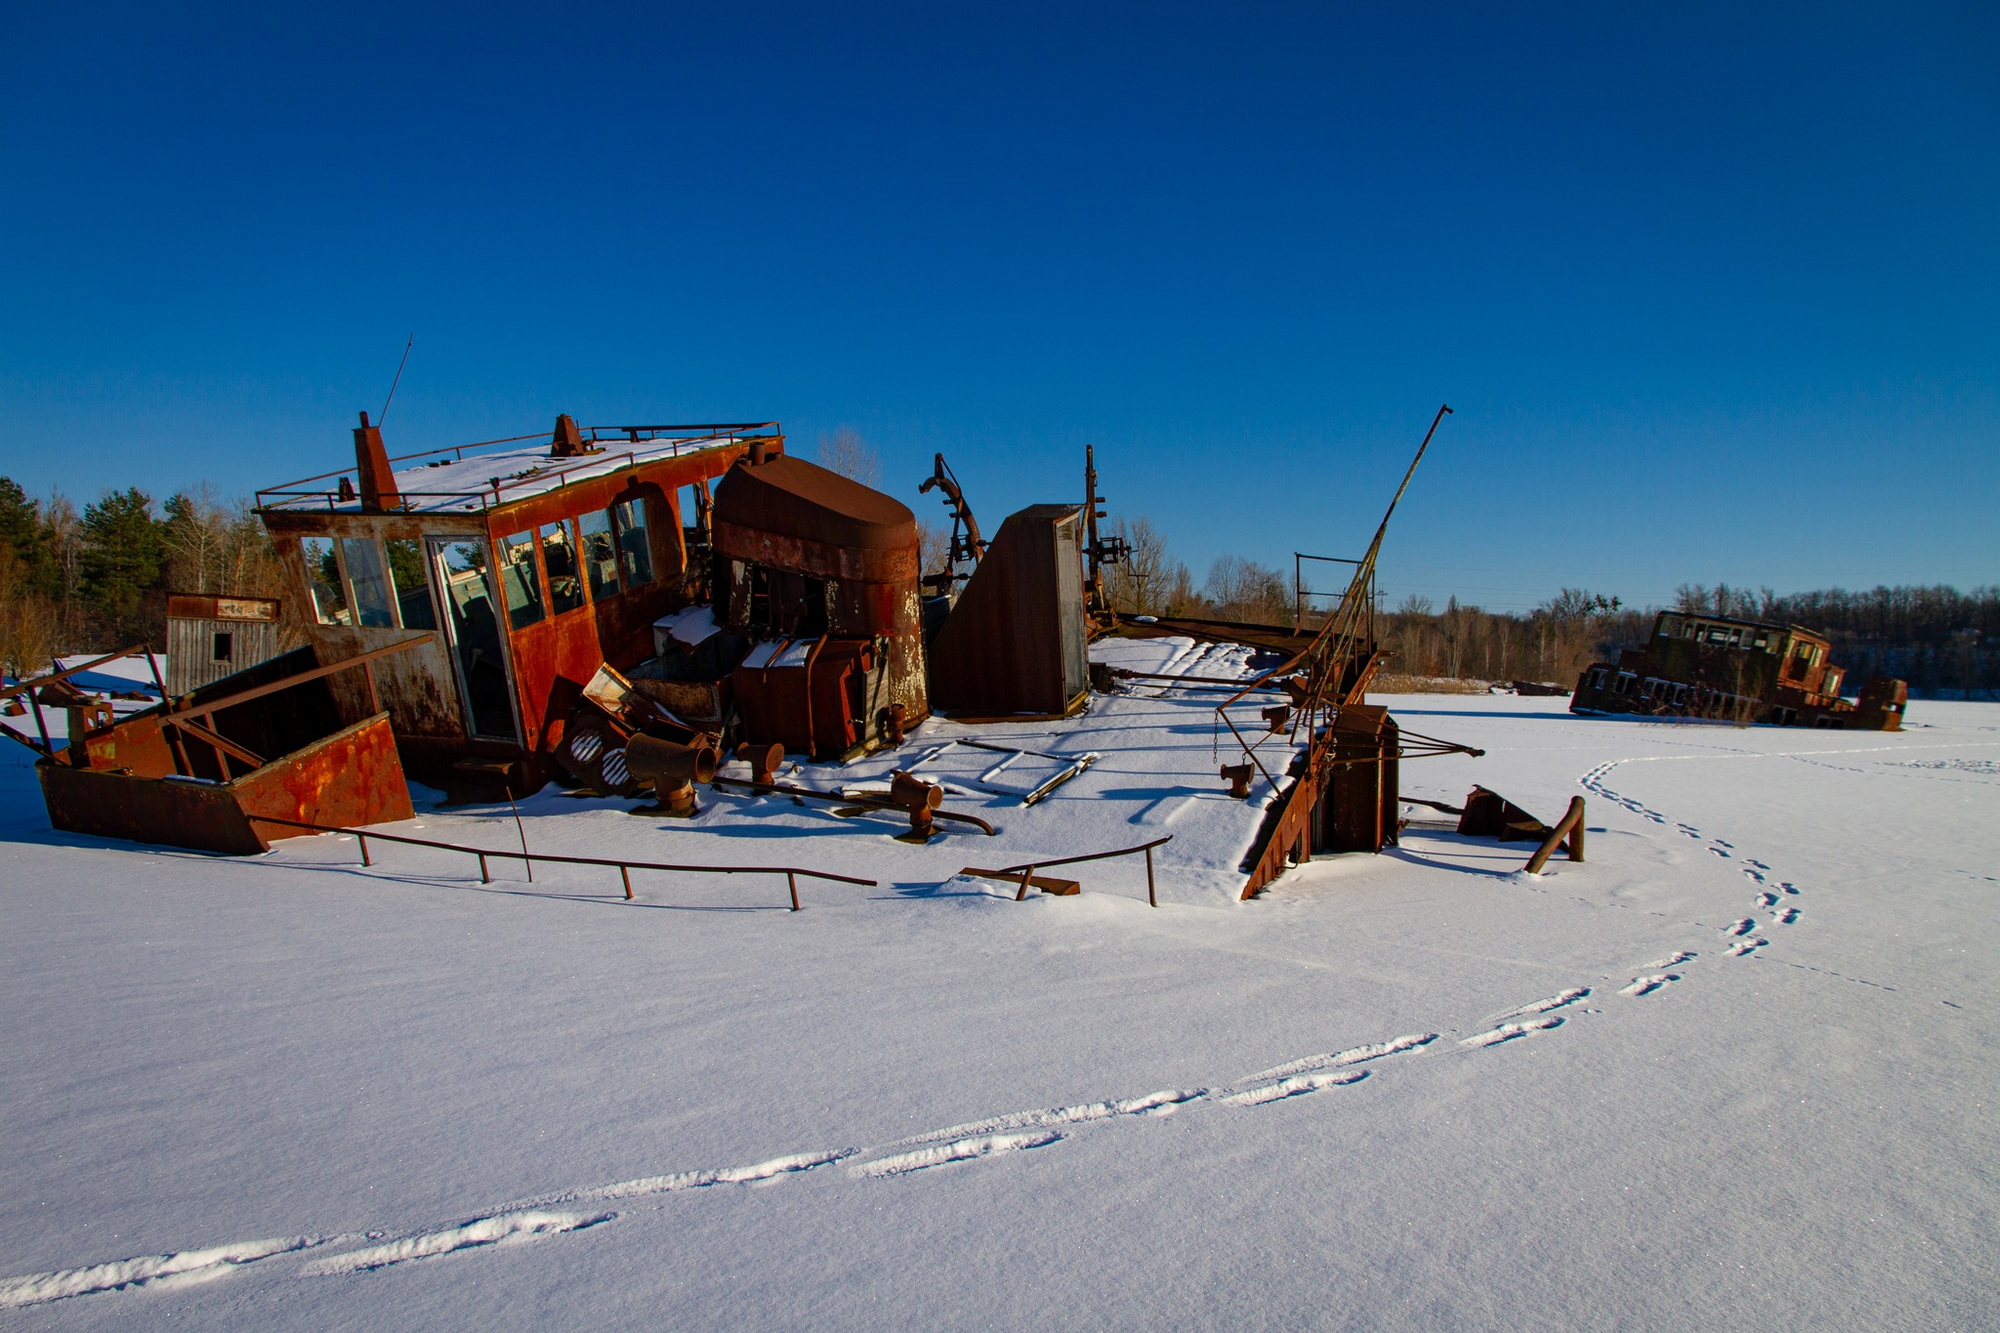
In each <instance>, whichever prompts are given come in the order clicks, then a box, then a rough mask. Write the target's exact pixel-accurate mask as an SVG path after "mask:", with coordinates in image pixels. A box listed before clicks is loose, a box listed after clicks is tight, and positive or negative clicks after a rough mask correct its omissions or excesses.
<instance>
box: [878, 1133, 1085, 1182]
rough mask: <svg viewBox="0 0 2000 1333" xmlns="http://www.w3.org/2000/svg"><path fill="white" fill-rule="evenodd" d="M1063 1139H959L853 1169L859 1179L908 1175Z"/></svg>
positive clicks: (992, 1136)
mask: <svg viewBox="0 0 2000 1333" xmlns="http://www.w3.org/2000/svg"><path fill="white" fill-rule="evenodd" d="M1061 1138H1062V1135H1060V1134H1057V1133H1055V1132H1054V1131H1044V1132H1042V1133H1040V1134H986V1135H982V1136H980V1137H977V1138H967V1139H956V1140H954V1141H952V1142H950V1143H945V1144H940V1145H938V1146H937V1147H935V1148H919V1149H918V1150H917V1151H915V1152H906V1153H898V1154H896V1155H895V1156H893V1157H881V1158H877V1159H876V1160H875V1161H872V1162H863V1163H862V1164H861V1165H860V1166H857V1167H854V1168H852V1169H851V1171H850V1174H852V1175H854V1176H856V1177H874V1178H876V1179H881V1178H882V1177H885V1176H902V1175H908V1174H909V1173H910V1172H912V1171H923V1170H927V1169H929V1168H930V1167H934V1166H944V1165H946V1164H947V1163H950V1162H969V1161H971V1160H973V1159H974V1158H977V1157H991V1156H992V1155H993V1154H995V1153H1003V1152H1019V1151H1021V1150H1022V1149H1025V1148H1045V1147H1047V1146H1048V1145H1049V1144H1051V1143H1055V1142H1058V1141H1059V1140H1061Z"/></svg>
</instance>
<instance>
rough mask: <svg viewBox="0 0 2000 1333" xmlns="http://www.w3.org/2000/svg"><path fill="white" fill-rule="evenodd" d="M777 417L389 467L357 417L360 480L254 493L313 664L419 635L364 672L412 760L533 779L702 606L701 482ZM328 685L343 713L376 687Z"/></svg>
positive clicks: (376, 439)
mask: <svg viewBox="0 0 2000 1333" xmlns="http://www.w3.org/2000/svg"><path fill="white" fill-rule="evenodd" d="M783 448H784V437H783V435H782V434H780V433H779V431H778V426H777V423H776V422H762V423H748V424H733V425H701V426H615V427H579V426H578V425H577V424H576V423H575V422H574V421H572V420H571V419H570V418H569V417H568V416H562V417H559V418H557V422H556V427H555V430H554V431H553V433H548V432H544V433H542V434H540V435H521V436H514V437H510V438H507V439H500V440H488V441H484V442H481V443H477V444H468V445H456V446H449V447H445V448H435V449H426V450H422V451H419V452H416V453H412V454H406V455H402V456H399V457H396V458H391V457H389V455H388V454H387V451H386V449H385V447H384V445H383V441H382V433H381V431H380V430H379V429H378V428H376V427H374V426H371V425H370V424H369V423H368V417H367V414H366V413H363V414H362V416H361V425H360V426H359V427H358V428H357V429H356V430H355V431H354V449H355V459H354V467H353V468H352V469H351V470H350V469H342V470H341V471H338V472H328V473H325V474H322V475H320V476H316V477H310V478H306V479H304V480H302V481H297V482H291V483H287V484H286V485H283V486H279V487H274V488H272V489H269V490H265V491H260V492H259V493H258V497H257V503H258V513H259V515H260V516H261V517H262V519H263V521H264V524H265V526H266V527H267V528H268V529H269V530H270V532H271V534H272V536H273V538H274V539H275V540H276V543H277V547H278V555H279V558H280V560H281V561H282V562H283V563H284V566H285V569H286V571H287V573H288V576H289V578H290V582H291V584H292V586H293V588H294V589H295V595H296V596H298V597H300V598H301V599H303V600H302V606H303V607H304V608H305V610H306V612H307V614H306V615H305V616H304V617H303V619H304V620H305V621H306V622H307V624H306V632H307V636H308V639H309V641H310V642H311V644H312V646H313V647H314V649H315V650H316V651H317V653H318V655H319V657H320V659H321V660H322V661H328V662H332V661H339V660H341V659H344V658H348V657H353V656H355V655H357V654H360V653H364V652H367V651H369V650H371V649H374V648H378V647H382V646H384V645H386V644H389V643H396V642H402V641H404V640H410V639H416V640H421V642H417V643H415V644H414V645H413V646H412V647H411V648H410V649H409V650H408V651H405V652H402V653H397V654H395V655H393V656H392V657H390V658H388V659H386V660H384V661H382V662H380V663H377V664H375V666H374V667H373V668H372V673H373V677H374V681H373V683H374V686H375V688H376V689H377V691H378V692H379V697H380V699H381V704H382V707H383V708H384V709H385V710H386V711H387V712H388V715H389V719H390V722H391V725H392V726H393V728H394V731H395V735H396V740H397V744H398V746H399V748H400V749H401V751H402V755H403V760H404V763H405V765H406V766H407V767H408V768H409V769H410V770H411V771H413V772H417V773H419V774H437V773H439V772H441V771H443V772H449V771H451V770H454V769H455V770H458V771H461V772H463V771H467V770H481V769H488V770H491V769H494V768H496V767H500V768H507V769H519V770H520V771H519V772H518V773H517V774H516V776H515V780H516V781H520V782H539V780H540V775H542V774H543V773H545V772H546V768H545V766H544V765H542V764H541V763H540V760H541V759H542V758H543V757H544V756H546V755H548V754H549V753H551V752H552V751H553V750H554V749H555V747H556V746H558V745H559V744H560V743H561V738H562V729H563V726H564V724H565V721H566V719H567V718H568V716H569V714H570V712H571V710H572V709H573V708H574V707H575V706H576V703H577V700H578V699H579V698H580V696H581V693H582V689H583V686H584V685H585V684H586V683H587V682H588V681H589V680H590V679H591V678H592V676H593V675H594V674H595V673H596V672H597V670H598V668H599V667H600V666H602V665H604V664H606V663H610V664H612V665H614V666H621V667H622V666H626V665H630V664H632V663H636V662H638V661H640V660H642V659H644V658H647V657H650V656H651V655H652V653H653V623H654V622H655V621H656V620H658V619H659V618H660V617H661V616H663V615H665V614H666V613H668V612H671V611H675V610H677V609H680V608H682V607H685V606H687V605H688V604H689V603H691V602H693V601H695V600H698V599H700V598H702V597H705V596H706V563H705V561H704V560H703V558H702V552H701V551H700V549H699V546H698V537H699V535H700V533H701V524H700V518H701V517H702V516H703V511H704V510H705V508H706V505H707V501H708V485H709V483H710V482H711V481H712V480H713V479H715V478H717V477H720V476H721V475H722V474H723V473H725V472H727V471H728V470H729V468H730V466H731V465H733V464H734V463H735V462H737V460H739V459H741V458H743V457H745V456H747V455H748V454H749V453H750V452H751V451H752V450H753V449H755V450H757V451H758V452H759V453H760V454H772V455H776V454H780V453H782V451H783ZM358 674H359V673H353V672H350V673H344V674H343V675H341V676H339V677H335V678H333V679H332V680H331V684H332V687H333V691H334V695H335V698H336V701H337V703H338V705H339V707H340V709H341V712H342V714H343V716H346V717H347V718H349V719H350V720H356V719H359V718H361V717H363V716H366V713H367V711H368V698H367V694H368V685H369V682H367V681H359V680H355V679H353V677H354V676H356V675H358Z"/></svg>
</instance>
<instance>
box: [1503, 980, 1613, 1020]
mask: <svg viewBox="0 0 2000 1333" xmlns="http://www.w3.org/2000/svg"><path fill="white" fill-rule="evenodd" d="M1588 998H1590V987H1588V986H1577V987H1573V988H1572V989H1570V990H1565V991H1557V992H1556V993H1555V994H1554V995H1551V996H1549V998H1548V999H1546V1000H1536V1001H1535V1002H1534V1003H1533V1004H1524V1005H1522V1006H1521V1007H1520V1008H1518V1009H1509V1010H1507V1011H1506V1012H1505V1013H1501V1014H1494V1015H1493V1016H1492V1017H1491V1018H1489V1019H1487V1020H1486V1021H1487V1022H1489V1023H1498V1022H1501V1021H1503V1020H1505V1019H1509V1018H1521V1017H1523V1016H1525V1015H1527V1014H1546V1013H1548V1012H1549V1011H1550V1010H1551V1009H1561V1008H1563V1007H1564V1006H1566V1005H1572V1004H1575V1003H1576V1002H1577V1001H1578V1000H1584V999H1588Z"/></svg>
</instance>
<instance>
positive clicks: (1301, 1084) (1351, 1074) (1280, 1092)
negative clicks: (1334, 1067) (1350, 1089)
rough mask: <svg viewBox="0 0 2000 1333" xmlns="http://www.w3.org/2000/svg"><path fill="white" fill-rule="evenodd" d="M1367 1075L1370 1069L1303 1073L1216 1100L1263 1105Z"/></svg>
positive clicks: (1226, 1102)
mask: <svg viewBox="0 0 2000 1333" xmlns="http://www.w3.org/2000/svg"><path fill="white" fill-rule="evenodd" d="M1367 1077H1368V1071H1367V1070H1365V1069H1354V1070H1348V1071H1345V1072H1341V1073H1334V1074H1301V1075H1299V1076H1298V1077H1296V1078H1286V1079H1280V1080H1278V1081H1277V1082H1276V1083H1272V1084H1269V1085H1267V1086H1265V1087H1261V1088H1251V1089H1249V1090H1248V1091H1245V1092H1232V1093H1230V1094H1228V1095H1227V1096H1221V1097H1217V1098H1216V1101H1217V1102H1218V1103H1220V1104H1221V1105H1223V1106H1262V1105H1264V1104H1265V1103H1266V1102H1281V1101H1283V1100H1285V1099H1286V1098H1287V1097H1297V1096H1301V1095H1302V1094H1304V1093H1308V1092H1318V1091H1320V1090H1321V1089H1322V1088H1340V1087H1346V1086H1347V1085H1348V1084H1350V1083H1359V1082H1360V1081H1361V1080H1362V1079H1364V1078H1367Z"/></svg>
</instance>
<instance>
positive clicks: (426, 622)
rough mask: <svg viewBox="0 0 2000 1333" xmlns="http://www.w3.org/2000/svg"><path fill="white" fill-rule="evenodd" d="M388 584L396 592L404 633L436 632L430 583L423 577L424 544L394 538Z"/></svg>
mask: <svg viewBox="0 0 2000 1333" xmlns="http://www.w3.org/2000/svg"><path fill="white" fill-rule="evenodd" d="M383 544H384V545H385V546H387V547H388V550H389V581H390V583H392V584H393V585H394V586H395V589H396V610H397V613H398V614H399V615H401V616H402V619H403V628H404V629H436V628H437V610H436V608H435V604H434V603H433V602H432V601H431V581H430V579H429V578H428V577H427V576H426V575H425V573H424V565H425V563H426V562H425V560H424V548H423V544H422V543H421V542H419V541H418V540H417V539H416V538H414V537H398V538H392V539H390V540H389V541H387V542H385V543H383Z"/></svg>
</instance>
